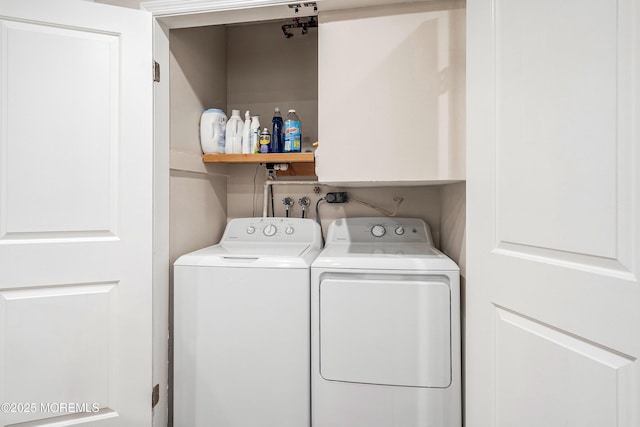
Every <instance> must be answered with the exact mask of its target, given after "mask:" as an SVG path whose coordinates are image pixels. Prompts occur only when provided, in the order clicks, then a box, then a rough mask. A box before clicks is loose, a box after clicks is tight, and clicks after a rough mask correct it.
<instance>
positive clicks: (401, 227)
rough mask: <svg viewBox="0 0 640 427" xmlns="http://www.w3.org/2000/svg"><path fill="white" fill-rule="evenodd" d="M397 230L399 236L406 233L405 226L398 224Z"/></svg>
mask: <svg viewBox="0 0 640 427" xmlns="http://www.w3.org/2000/svg"><path fill="white" fill-rule="evenodd" d="M395 232H396V234H397V235H398V236H402V235H403V234H404V227H403V226H401V225H399V226H397V227H396V229H395Z"/></svg>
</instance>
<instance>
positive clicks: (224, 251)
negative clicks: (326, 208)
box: [175, 243, 318, 268]
mask: <svg viewBox="0 0 640 427" xmlns="http://www.w3.org/2000/svg"><path fill="white" fill-rule="evenodd" d="M317 253H318V251H317V250H316V249H315V248H313V247H312V246H311V245H310V244H307V243H290V244H282V243H278V244H265V243H253V244H246V243H237V244H234V243H224V244H218V245H214V246H209V247H207V248H204V249H200V250H198V251H195V252H192V253H190V254H186V255H183V256H181V257H180V258H178V260H177V261H176V262H175V265H176V266H181V265H182V266H198V267H245V268H247V267H253V268H309V266H310V265H311V262H312V261H313V259H314V258H315V257H316V255H317Z"/></svg>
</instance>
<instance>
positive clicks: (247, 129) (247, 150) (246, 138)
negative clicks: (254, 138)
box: [242, 111, 253, 154]
mask: <svg viewBox="0 0 640 427" xmlns="http://www.w3.org/2000/svg"><path fill="white" fill-rule="evenodd" d="M252 151H253V150H252V149H251V115H250V114H249V111H247V112H245V113H244V125H243V128H242V154H251V152H252Z"/></svg>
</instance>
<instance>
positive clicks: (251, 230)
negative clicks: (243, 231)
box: [247, 225, 256, 234]
mask: <svg viewBox="0 0 640 427" xmlns="http://www.w3.org/2000/svg"><path fill="white" fill-rule="evenodd" d="M255 232H256V228H255V227H254V226H252V225H250V226H248V227H247V234H253V233H255Z"/></svg>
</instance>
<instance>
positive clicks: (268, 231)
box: [262, 224, 278, 237]
mask: <svg viewBox="0 0 640 427" xmlns="http://www.w3.org/2000/svg"><path fill="white" fill-rule="evenodd" d="M277 231H278V229H277V228H276V226H275V225H273V224H267V225H266V226H265V227H264V229H263V230H262V232H263V233H264V235H265V236H267V237H271V236H273V235H274V234H276V232H277Z"/></svg>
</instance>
